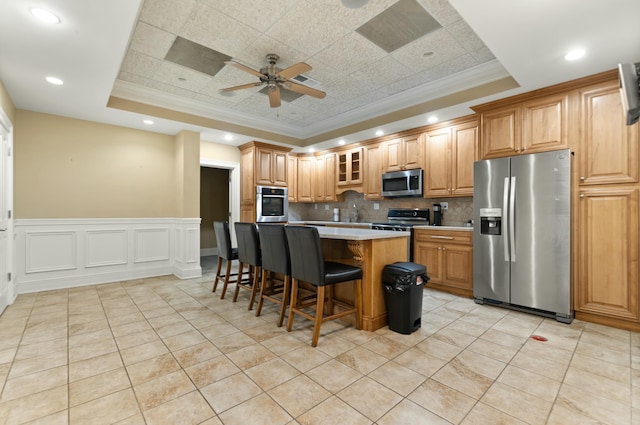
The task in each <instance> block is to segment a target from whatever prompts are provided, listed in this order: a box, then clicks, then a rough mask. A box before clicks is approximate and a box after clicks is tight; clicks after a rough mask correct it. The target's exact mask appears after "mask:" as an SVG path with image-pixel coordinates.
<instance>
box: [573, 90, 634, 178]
mask: <svg viewBox="0 0 640 425" xmlns="http://www.w3.org/2000/svg"><path fill="white" fill-rule="evenodd" d="M578 96H579V98H580V119H579V136H578V140H579V143H580V145H579V151H578V153H577V156H578V175H579V183H580V185H581V186H583V185H593V184H612V183H635V182H638V168H639V167H638V145H639V144H640V137H639V136H638V133H639V132H638V125H637V124H636V125H632V126H628V125H626V124H625V121H624V117H623V114H622V112H621V111H622V105H621V100H620V91H619V87H618V84H617V81H611V82H606V83H602V84H598V85H596V86H591V87H587V88H585V89H582V90H579V91H578Z"/></svg>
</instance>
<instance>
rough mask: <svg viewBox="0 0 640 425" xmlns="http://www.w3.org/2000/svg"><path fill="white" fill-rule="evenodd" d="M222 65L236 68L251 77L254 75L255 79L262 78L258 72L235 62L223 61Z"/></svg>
mask: <svg viewBox="0 0 640 425" xmlns="http://www.w3.org/2000/svg"><path fill="white" fill-rule="evenodd" d="M224 63H226V64H227V65H230V66H233V67H234V68H238V69H240V70H242V71H244V72H248V73H249V74H251V75H255V76H256V77H264V75H263V74H261V73H260V72H258V71H256V70H255V69H253V68H249V67H248V66H245V65H243V64H241V63H238V62H236V61H225V62H224Z"/></svg>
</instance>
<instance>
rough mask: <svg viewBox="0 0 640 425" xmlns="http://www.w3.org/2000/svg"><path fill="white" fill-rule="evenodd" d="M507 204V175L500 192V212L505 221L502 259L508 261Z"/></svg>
mask: <svg viewBox="0 0 640 425" xmlns="http://www.w3.org/2000/svg"><path fill="white" fill-rule="evenodd" d="M508 205H509V177H505V178H504V191H503V194H502V214H504V218H505V223H503V226H502V228H503V229H504V261H509V223H508V221H509V220H508V219H507V211H509V210H508Z"/></svg>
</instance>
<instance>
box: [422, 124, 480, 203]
mask: <svg viewBox="0 0 640 425" xmlns="http://www.w3.org/2000/svg"><path fill="white" fill-rule="evenodd" d="M462 121H464V120H458V122H459V123H458V124H455V125H451V123H449V125H446V126H444V127H439V128H434V129H433V130H430V131H428V132H427V133H425V135H424V138H425V140H424V144H425V155H424V157H425V177H424V197H425V198H438V197H455V196H473V163H474V161H475V160H476V149H477V142H478V124H477V120H476V119H473V120H471V121H468V118H467V122H462Z"/></svg>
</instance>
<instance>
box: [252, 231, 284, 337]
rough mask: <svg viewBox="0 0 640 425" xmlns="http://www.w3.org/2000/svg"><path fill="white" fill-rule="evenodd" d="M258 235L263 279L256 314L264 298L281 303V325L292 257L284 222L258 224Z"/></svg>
mask: <svg viewBox="0 0 640 425" xmlns="http://www.w3.org/2000/svg"><path fill="white" fill-rule="evenodd" d="M258 235H259V236H260V247H261V251H262V280H261V283H260V295H259V296H258V307H257V308H256V316H260V313H261V312H262V305H263V303H264V300H267V301H271V302H274V303H276V304H279V305H280V316H279V317H278V327H280V326H282V323H283V322H284V315H285V313H286V310H287V304H288V303H289V293H290V291H291V259H290V258H289V245H288V244H287V235H286V233H285V230H284V225H282V224H258ZM279 276H282V279H280V278H279Z"/></svg>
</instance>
